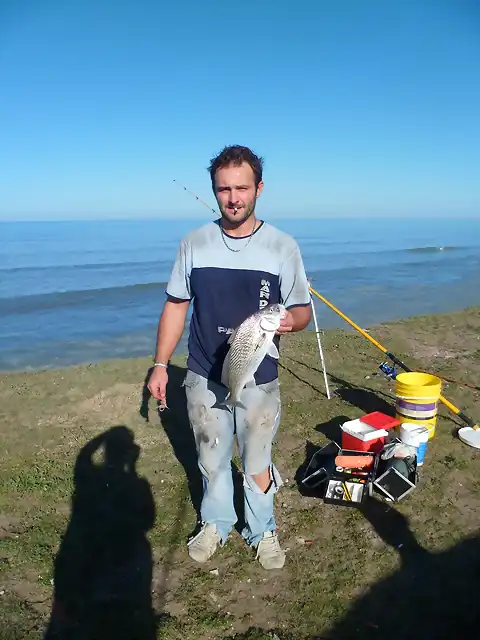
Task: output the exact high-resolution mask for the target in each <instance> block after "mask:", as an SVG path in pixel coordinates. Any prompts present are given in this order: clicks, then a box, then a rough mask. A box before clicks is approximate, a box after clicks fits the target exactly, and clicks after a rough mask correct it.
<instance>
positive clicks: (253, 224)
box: [220, 213, 260, 238]
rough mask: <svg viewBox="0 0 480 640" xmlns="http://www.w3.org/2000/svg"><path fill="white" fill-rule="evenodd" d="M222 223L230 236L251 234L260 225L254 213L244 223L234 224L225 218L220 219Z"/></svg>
mask: <svg viewBox="0 0 480 640" xmlns="http://www.w3.org/2000/svg"><path fill="white" fill-rule="evenodd" d="M220 224H221V225H222V228H223V230H224V231H225V233H228V235H229V236H232V237H234V238H242V237H244V236H249V235H250V234H252V233H253V232H254V231H255V229H257V228H258V226H259V225H260V223H259V221H258V220H257V218H256V217H255V214H254V213H253V214H252V215H251V216H250V217H249V218H247V219H246V220H244V221H243V222H242V224H239V225H233V224H231V223H229V222H228V220H225V219H224V218H222V219H221V220H220Z"/></svg>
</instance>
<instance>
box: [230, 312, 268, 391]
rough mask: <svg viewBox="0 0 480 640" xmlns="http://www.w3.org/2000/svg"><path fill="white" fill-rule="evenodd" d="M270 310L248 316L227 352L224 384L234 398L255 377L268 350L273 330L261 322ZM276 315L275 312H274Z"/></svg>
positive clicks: (238, 329)
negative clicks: (268, 330)
mask: <svg viewBox="0 0 480 640" xmlns="http://www.w3.org/2000/svg"><path fill="white" fill-rule="evenodd" d="M266 313H268V311H267V310H266V309H265V310H262V311H259V312H257V313H255V314H253V315H252V316H250V317H249V318H247V319H246V320H245V321H244V322H243V323H242V324H241V325H240V326H239V327H238V328H237V330H236V333H235V336H234V338H233V340H232V343H231V345H230V349H229V352H228V354H227V358H228V362H227V363H226V364H228V369H227V371H226V372H225V373H226V376H225V377H226V379H224V381H223V382H224V384H226V385H227V386H228V388H229V391H230V394H231V398H232V400H234V401H236V400H238V396H239V394H240V393H241V391H242V388H243V386H244V384H245V383H246V382H247V381H248V380H249V379H251V378H252V377H253V375H254V373H255V372H256V370H257V369H258V367H259V366H260V364H261V362H262V360H263V359H264V358H265V355H266V354H267V352H268V349H269V345H270V343H271V342H272V340H273V335H274V333H273V332H267V331H264V330H263V329H262V328H261V326H260V322H261V320H262V318H264V317H265V315H266ZM274 315H275V314H274Z"/></svg>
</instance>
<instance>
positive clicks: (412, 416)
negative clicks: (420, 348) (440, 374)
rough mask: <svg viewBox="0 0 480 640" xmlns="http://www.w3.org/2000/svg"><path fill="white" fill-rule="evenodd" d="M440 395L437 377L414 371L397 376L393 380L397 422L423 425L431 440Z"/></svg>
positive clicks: (439, 381)
mask: <svg viewBox="0 0 480 640" xmlns="http://www.w3.org/2000/svg"><path fill="white" fill-rule="evenodd" d="M441 393H442V381H441V380H440V378H437V376H433V375H431V374H429V373H418V372H416V371H411V372H407V373H400V374H398V375H397V377H396V378H395V395H396V398H397V401H396V405H395V410H396V414H397V415H396V418H397V420H399V421H400V422H401V423H403V422H410V423H413V424H418V425H423V426H425V427H426V428H427V429H428V431H429V435H428V437H429V439H430V438H433V436H434V434H435V426H436V423H437V411H438V400H439V398H440V395H441ZM398 429H400V427H398Z"/></svg>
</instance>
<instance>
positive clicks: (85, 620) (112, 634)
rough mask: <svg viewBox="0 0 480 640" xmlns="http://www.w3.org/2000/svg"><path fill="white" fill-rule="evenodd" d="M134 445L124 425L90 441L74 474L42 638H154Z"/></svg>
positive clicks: (149, 510)
mask: <svg viewBox="0 0 480 640" xmlns="http://www.w3.org/2000/svg"><path fill="white" fill-rule="evenodd" d="M139 454H140V447H139V446H138V445H137V444H136V443H135V441H134V437H133V433H132V432H131V431H130V429H128V428H127V427H125V426H121V425H120V426H115V427H112V428H111V429H109V430H108V431H105V432H104V433H102V434H100V435H98V436H97V437H96V438H93V440H90V441H89V442H88V443H87V444H86V445H85V446H84V447H83V448H82V449H81V451H80V453H79V455H78V457H77V460H76V464H75V471H74V483H75V487H74V492H73V496H72V510H71V517H70V522H69V524H68V527H67V530H66V533H65V536H64V537H63V540H62V542H61V546H60V549H59V552H58V554H57V556H56V559H55V563H54V597H53V606H52V614H51V618H50V622H49V625H48V629H47V631H46V634H45V640H47V639H48V640H54V639H55V638H59V639H61V638H68V639H69V640H70V639H71V640H73V639H75V640H76V639H77V638H79V639H80V638H81V639H82V640H87V639H88V640H93V639H95V640H96V639H97V638H98V639H100V638H102V640H120V639H122V640H154V639H155V638H156V626H157V623H156V618H155V614H154V610H153V605H152V596H151V592H152V551H151V548H150V543H149V541H148V539H147V537H146V534H147V532H148V531H149V530H150V529H151V528H152V526H153V524H154V521H155V504H154V500H153V495H152V491H151V488H150V485H149V483H148V481H147V480H146V479H144V478H141V477H140V476H139V475H138V474H137V471H136V463H137V460H138V457H139Z"/></svg>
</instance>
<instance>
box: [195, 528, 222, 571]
mask: <svg viewBox="0 0 480 640" xmlns="http://www.w3.org/2000/svg"><path fill="white" fill-rule="evenodd" d="M219 544H220V535H219V533H218V531H217V527H216V526H215V525H214V524H212V523H208V522H207V523H206V524H204V525H203V526H202V528H201V529H200V531H199V533H197V535H196V536H194V537H193V538H192V539H191V540H189V541H188V544H187V546H188V555H189V556H190V557H191V558H192V559H193V560H196V561H197V562H207V560H209V559H210V558H211V557H212V556H213V554H214V553H215V551H216V550H217V547H218V545H219Z"/></svg>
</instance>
